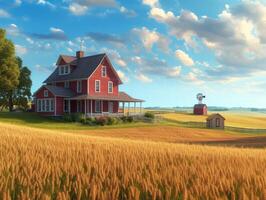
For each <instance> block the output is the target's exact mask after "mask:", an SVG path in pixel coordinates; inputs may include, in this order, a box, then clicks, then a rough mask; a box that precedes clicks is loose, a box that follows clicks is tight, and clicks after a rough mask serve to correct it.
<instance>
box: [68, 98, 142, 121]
mask: <svg viewBox="0 0 266 200" xmlns="http://www.w3.org/2000/svg"><path fill="white" fill-rule="evenodd" d="M142 103H143V100H140V99H134V98H132V97H130V96H129V95H127V94H126V93H122V94H120V95H119V96H109V97H108V96H89V95H80V96H76V97H72V98H68V99H65V100H64V112H65V113H75V112H79V113H84V114H85V115H86V116H88V117H100V116H113V117H121V116H137V115H142V113H143V108H142Z"/></svg>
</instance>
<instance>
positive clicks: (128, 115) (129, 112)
mask: <svg viewBox="0 0 266 200" xmlns="http://www.w3.org/2000/svg"><path fill="white" fill-rule="evenodd" d="M129 109H130V102H128V111H127V113H128V116H129V113H130V110H129Z"/></svg>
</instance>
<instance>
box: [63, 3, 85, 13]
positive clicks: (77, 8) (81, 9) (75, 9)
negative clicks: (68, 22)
mask: <svg viewBox="0 0 266 200" xmlns="http://www.w3.org/2000/svg"><path fill="white" fill-rule="evenodd" d="M68 9H69V11H70V12H71V13H72V14H74V15H84V14H85V13H86V12H87V10H88V7H87V6H83V5H80V4H78V3H72V4H70V5H69V7H68Z"/></svg>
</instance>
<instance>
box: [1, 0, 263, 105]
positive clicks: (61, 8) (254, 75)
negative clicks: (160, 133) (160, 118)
mask: <svg viewBox="0 0 266 200" xmlns="http://www.w3.org/2000/svg"><path fill="white" fill-rule="evenodd" d="M0 28H4V29H6V31H7V37H8V38H9V39H11V40H12V41H13V42H14V44H15V48H16V54H17V55H18V56H20V57H21V58H22V59H23V62H24V65H26V66H28V67H29V68H30V70H31V71H32V80H33V86H32V92H34V91H36V90H37V89H38V88H39V87H40V86H41V85H42V82H43V81H44V80H45V79H46V78H47V77H48V76H49V75H50V73H52V71H53V70H54V69H55V67H56V65H55V63H56V61H57V58H58V56H59V55H60V54H64V55H75V52H76V51H77V50H80V48H81V47H80V46H81V41H84V44H83V50H84V51H85V55H93V54H98V53H107V55H108V56H109V58H110V60H111V62H112V64H113V66H114V67H115V69H116V70H117V71H118V74H119V76H120V78H121V79H122V81H123V85H121V86H120V90H121V91H126V92H127V93H128V94H130V95H131V96H133V97H136V98H141V99H144V100H145V101H146V102H145V104H144V106H161V107H173V106H193V105H194V104H195V103H197V99H196V94H197V93H203V94H205V95H206V99H205V100H204V103H206V104H207V105H209V106H225V107H259V108H265V107H266V79H265V76H266V2H265V1H263V0H261V1H254V0H244V1H240V0H215V1H213V0H204V1H198V0H131V1H126V0H62V1H59V0H56V1H55V0H54V1H53V0H0Z"/></svg>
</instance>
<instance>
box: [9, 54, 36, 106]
mask: <svg viewBox="0 0 266 200" xmlns="http://www.w3.org/2000/svg"><path fill="white" fill-rule="evenodd" d="M17 62H18V66H19V70H20V76H19V84H18V86H17V88H16V89H15V90H13V95H12V98H13V102H14V104H15V105H17V106H18V107H20V108H22V109H23V110H26V109H27V108H28V102H29V100H30V98H31V86H32V81H31V78H30V76H31V71H30V70H29V69H28V67H26V66H24V67H23V64H22V60H21V58H19V57H17Z"/></svg>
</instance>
